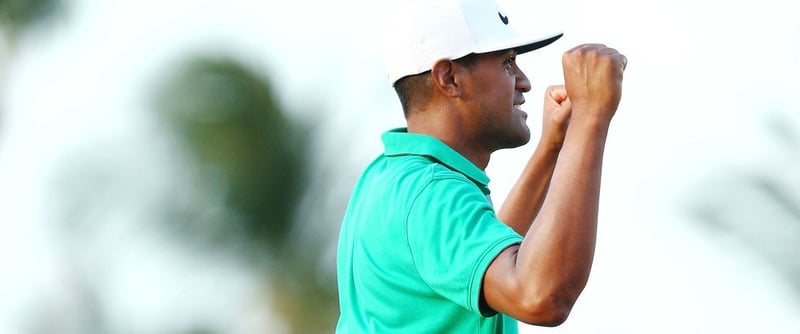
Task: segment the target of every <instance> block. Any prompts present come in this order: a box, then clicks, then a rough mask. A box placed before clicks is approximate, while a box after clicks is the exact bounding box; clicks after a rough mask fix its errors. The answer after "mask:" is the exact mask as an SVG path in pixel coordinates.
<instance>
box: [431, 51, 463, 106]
mask: <svg viewBox="0 0 800 334" xmlns="http://www.w3.org/2000/svg"><path fill="white" fill-rule="evenodd" d="M459 70H460V68H459V66H458V64H456V63H455V62H453V61H452V60H449V59H441V60H439V61H437V62H436V63H434V64H433V68H431V76H432V77H433V86H434V88H435V89H436V90H437V91H439V92H441V94H443V95H445V96H448V97H458V96H461V93H462V89H463V87H461V84H460V80H458V78H457V76H458V75H459V74H458V72H459Z"/></svg>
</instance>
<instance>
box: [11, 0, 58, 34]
mask: <svg viewBox="0 0 800 334" xmlns="http://www.w3.org/2000/svg"><path fill="white" fill-rule="evenodd" d="M62 7H63V5H62V3H61V1H60V0H0V29H2V30H3V31H4V32H5V34H6V38H7V39H9V40H15V39H16V38H18V37H19V35H20V34H21V33H22V32H23V31H24V30H25V29H27V28H29V27H31V26H32V25H35V24H37V23H42V22H44V21H46V19H49V18H52V16H53V15H54V14H55V13H56V12H58V11H59V10H60V9H61V8H62Z"/></svg>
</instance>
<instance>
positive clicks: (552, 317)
mask: <svg viewBox="0 0 800 334" xmlns="http://www.w3.org/2000/svg"><path fill="white" fill-rule="evenodd" d="M574 304H575V298H571V297H568V296H557V295H547V296H541V297H534V298H530V299H526V301H525V302H524V303H523V305H521V306H520V311H522V312H521V313H522V314H521V315H520V316H519V317H518V318H517V320H519V321H522V322H524V323H526V324H529V325H536V326H545V327H556V326H558V325H561V324H562V323H564V321H566V320H567V317H569V313H570V312H571V311H572V306H573V305H574Z"/></svg>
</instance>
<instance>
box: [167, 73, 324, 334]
mask: <svg viewBox="0 0 800 334" xmlns="http://www.w3.org/2000/svg"><path fill="white" fill-rule="evenodd" d="M156 102H157V107H158V110H159V112H160V115H161V116H162V118H163V119H164V120H166V123H168V124H169V128H170V129H171V133H173V134H174V135H175V137H176V139H177V141H178V142H179V143H181V145H182V147H183V148H184V149H185V151H186V152H188V156H189V160H190V164H192V165H194V166H195V167H196V168H197V169H199V170H200V172H199V173H196V174H197V175H198V177H197V180H196V181H197V182H200V183H208V184H209V185H210V186H207V187H198V188H197V189H200V190H201V191H205V192H215V193H217V194H216V196H214V195H215V194H208V196H196V197H195V198H218V199H219V200H220V201H222V202H223V203H221V205H222V206H223V207H224V210H222V213H221V214H217V215H212V217H211V218H208V217H205V216H203V215H200V214H197V213H196V212H193V211H199V209H198V208H199V207H201V206H203V205H207V204H208V203H204V202H198V203H196V205H190V206H188V208H183V209H181V208H177V209H173V211H174V212H173V215H172V219H168V221H169V222H170V224H171V226H170V228H172V229H176V231H177V232H178V233H176V235H178V236H181V237H182V238H184V239H191V240H189V241H196V240H211V241H213V242H212V243H211V245H210V246H212V247H217V248H218V249H236V250H239V251H242V252H240V253H239V254H240V255H241V256H242V258H244V259H245V261H246V263H247V265H248V267H250V268H251V269H252V270H253V271H255V272H256V274H257V275H259V274H261V275H264V276H269V284H271V285H272V291H273V297H272V300H273V304H274V307H275V309H276V310H277V311H278V312H279V313H280V315H281V316H283V317H284V319H285V320H286V321H287V323H288V324H289V327H290V328H291V331H292V332H293V333H329V332H331V331H332V328H333V326H334V325H335V321H336V317H337V316H338V308H337V306H336V305H337V304H336V292H335V288H336V287H335V282H320V280H319V279H318V278H317V277H319V276H320V275H319V268H318V267H319V266H318V259H319V258H320V256H321V252H322V248H321V246H320V245H315V244H308V243H302V242H299V239H297V238H293V237H292V236H293V234H292V232H293V225H294V224H295V223H302V222H298V221H297V219H296V215H295V214H296V213H297V211H298V209H299V208H298V205H299V198H300V196H301V195H302V193H303V191H304V190H305V189H306V187H307V182H308V181H307V179H308V170H309V168H310V167H309V157H308V141H309V139H308V138H309V131H308V130H306V128H305V127H304V126H302V125H300V124H297V122H294V121H292V120H291V119H290V118H288V117H287V116H286V115H285V113H284V112H283V110H282V108H281V106H280V104H279V102H278V100H277V98H276V95H275V93H274V89H273V87H271V85H270V83H269V81H268V80H267V79H266V78H265V77H262V76H260V75H259V74H257V72H256V71H253V70H252V69H250V68H247V67H246V66H243V65H242V64H241V63H239V62H237V61H235V60H232V59H229V58H224V57H220V58H214V57H196V58H191V59H189V60H188V61H186V62H185V63H184V64H182V65H181V66H179V67H178V68H177V69H176V70H175V72H174V73H172V74H171V75H169V76H168V77H167V79H166V80H165V82H164V86H163V87H162V89H161V90H160V91H159V93H158V96H157V99H156ZM193 208H194V209H193ZM195 209H198V210H195ZM187 237H188V238H187ZM242 244H244V245H245V247H242Z"/></svg>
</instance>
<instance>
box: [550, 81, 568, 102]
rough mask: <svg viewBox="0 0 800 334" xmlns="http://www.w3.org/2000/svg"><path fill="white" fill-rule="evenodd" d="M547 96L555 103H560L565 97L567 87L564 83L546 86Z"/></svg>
mask: <svg viewBox="0 0 800 334" xmlns="http://www.w3.org/2000/svg"><path fill="white" fill-rule="evenodd" d="M547 96H548V97H549V98H550V100H552V101H554V102H556V103H557V104H561V103H563V102H564V100H566V99H567V96H568V95H567V89H566V88H565V87H564V85H556V86H550V87H548V88H547Z"/></svg>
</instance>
